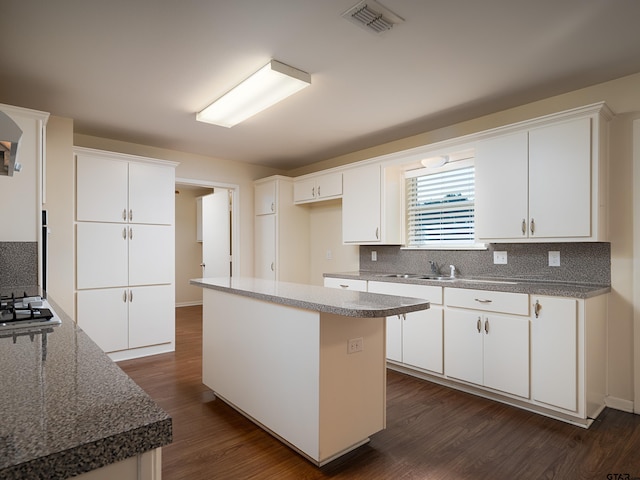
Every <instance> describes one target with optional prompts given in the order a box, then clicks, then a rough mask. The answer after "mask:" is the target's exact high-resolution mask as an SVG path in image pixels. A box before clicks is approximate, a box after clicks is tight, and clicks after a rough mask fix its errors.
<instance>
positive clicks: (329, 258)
mask: <svg viewBox="0 0 640 480" xmlns="http://www.w3.org/2000/svg"><path fill="white" fill-rule="evenodd" d="M332 258H333V254H332V253H331V250H327V260H331V259H332Z"/></svg>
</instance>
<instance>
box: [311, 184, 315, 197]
mask: <svg viewBox="0 0 640 480" xmlns="http://www.w3.org/2000/svg"><path fill="white" fill-rule="evenodd" d="M311 196H312V197H313V198H316V187H313V188H312V189H311Z"/></svg>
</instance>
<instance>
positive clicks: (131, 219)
mask: <svg viewBox="0 0 640 480" xmlns="http://www.w3.org/2000/svg"><path fill="white" fill-rule="evenodd" d="M129 221H130V222H132V221H133V210H131V209H129Z"/></svg>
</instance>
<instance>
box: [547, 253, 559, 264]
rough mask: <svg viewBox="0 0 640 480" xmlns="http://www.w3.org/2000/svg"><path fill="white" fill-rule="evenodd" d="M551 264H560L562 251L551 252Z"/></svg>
mask: <svg viewBox="0 0 640 480" xmlns="http://www.w3.org/2000/svg"><path fill="white" fill-rule="evenodd" d="M549 266H550V267H559V266H560V252H549Z"/></svg>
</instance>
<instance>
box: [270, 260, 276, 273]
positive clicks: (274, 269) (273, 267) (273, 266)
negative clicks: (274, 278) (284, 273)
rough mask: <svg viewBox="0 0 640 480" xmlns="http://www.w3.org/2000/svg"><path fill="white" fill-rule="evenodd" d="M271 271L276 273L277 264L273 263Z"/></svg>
mask: <svg viewBox="0 0 640 480" xmlns="http://www.w3.org/2000/svg"><path fill="white" fill-rule="evenodd" d="M271 271H272V272H275V271H276V264H275V262H271Z"/></svg>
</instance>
